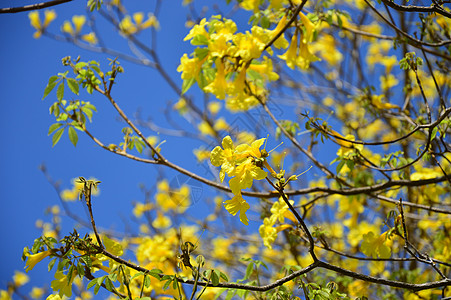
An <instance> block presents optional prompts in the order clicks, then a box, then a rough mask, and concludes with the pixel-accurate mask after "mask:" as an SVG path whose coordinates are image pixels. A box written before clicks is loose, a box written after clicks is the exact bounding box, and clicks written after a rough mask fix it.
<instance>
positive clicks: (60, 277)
mask: <svg viewBox="0 0 451 300" xmlns="http://www.w3.org/2000/svg"><path fill="white" fill-rule="evenodd" d="M75 276H77V269H74V271H73V272H72V274H71V278H67V275H65V274H64V273H63V272H61V271H57V272H56V273H55V280H53V281H52V283H51V284H50V286H51V288H52V289H53V290H54V291H55V292H56V291H59V292H58V294H59V296H60V297H62V296H63V295H65V296H67V297H70V296H72V282H73V281H74V278H75Z"/></svg>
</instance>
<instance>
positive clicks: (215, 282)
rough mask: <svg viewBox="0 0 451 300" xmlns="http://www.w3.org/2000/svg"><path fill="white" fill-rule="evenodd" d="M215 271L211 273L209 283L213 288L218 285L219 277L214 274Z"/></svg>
mask: <svg viewBox="0 0 451 300" xmlns="http://www.w3.org/2000/svg"><path fill="white" fill-rule="evenodd" d="M216 272H217V271H216V270H215V271H213V273H212V274H211V277H210V278H211V282H212V283H213V285H214V286H217V285H218V284H219V276H218V274H217V273H216Z"/></svg>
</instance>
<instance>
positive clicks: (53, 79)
mask: <svg viewBox="0 0 451 300" xmlns="http://www.w3.org/2000/svg"><path fill="white" fill-rule="evenodd" d="M57 80H58V76H52V77H50V78H49V83H48V84H47V86H46V87H45V90H44V96H42V100H44V98H45V97H47V96H48V94H49V93H50V92H51V91H52V90H53V89H54V88H55V86H56V84H57V83H58V82H57Z"/></svg>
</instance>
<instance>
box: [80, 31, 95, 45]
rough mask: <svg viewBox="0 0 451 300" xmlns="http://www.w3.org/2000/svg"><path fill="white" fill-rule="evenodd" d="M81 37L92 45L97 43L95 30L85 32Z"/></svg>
mask: <svg viewBox="0 0 451 300" xmlns="http://www.w3.org/2000/svg"><path fill="white" fill-rule="evenodd" d="M81 39H82V40H83V41H85V42H87V43H89V44H91V45H95V44H97V37H96V34H95V33H94V32H90V33H88V34H84V35H82V36H81Z"/></svg>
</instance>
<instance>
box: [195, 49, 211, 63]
mask: <svg viewBox="0 0 451 300" xmlns="http://www.w3.org/2000/svg"><path fill="white" fill-rule="evenodd" d="M194 53H195V54H196V57H197V58H198V59H199V60H202V59H204V58H205V57H206V56H207V55H208V53H210V50H208V48H196V49H194Z"/></svg>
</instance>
